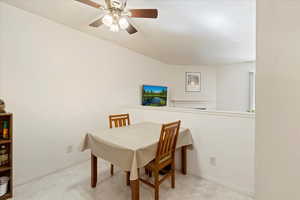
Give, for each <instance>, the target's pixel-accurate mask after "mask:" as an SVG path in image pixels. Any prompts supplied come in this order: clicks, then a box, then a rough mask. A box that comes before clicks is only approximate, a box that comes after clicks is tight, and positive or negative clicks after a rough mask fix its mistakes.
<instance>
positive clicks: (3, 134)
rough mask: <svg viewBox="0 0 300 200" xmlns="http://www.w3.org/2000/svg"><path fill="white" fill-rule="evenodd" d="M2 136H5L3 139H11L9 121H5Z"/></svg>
mask: <svg viewBox="0 0 300 200" xmlns="http://www.w3.org/2000/svg"><path fill="white" fill-rule="evenodd" d="M2 138H3V139H9V134H8V121H3V131H2Z"/></svg>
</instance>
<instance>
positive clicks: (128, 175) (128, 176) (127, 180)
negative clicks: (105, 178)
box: [126, 172, 130, 186]
mask: <svg viewBox="0 0 300 200" xmlns="http://www.w3.org/2000/svg"><path fill="white" fill-rule="evenodd" d="M126 185H128V186H129V185H130V172H126Z"/></svg>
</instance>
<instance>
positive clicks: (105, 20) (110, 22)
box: [102, 14, 113, 26]
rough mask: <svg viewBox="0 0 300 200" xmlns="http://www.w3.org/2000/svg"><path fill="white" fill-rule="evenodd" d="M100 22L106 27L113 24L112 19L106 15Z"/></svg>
mask: <svg viewBox="0 0 300 200" xmlns="http://www.w3.org/2000/svg"><path fill="white" fill-rule="evenodd" d="M102 22H103V24H105V25H106V26H111V25H112V24H113V17H112V16H111V15H109V14H106V15H105V16H104V17H103V18H102Z"/></svg>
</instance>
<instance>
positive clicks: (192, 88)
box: [185, 72, 201, 92]
mask: <svg viewBox="0 0 300 200" xmlns="http://www.w3.org/2000/svg"><path fill="white" fill-rule="evenodd" d="M185 91H186V92H201V73H200V72H186V73H185Z"/></svg>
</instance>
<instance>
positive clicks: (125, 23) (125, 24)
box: [119, 17, 129, 30]
mask: <svg viewBox="0 0 300 200" xmlns="http://www.w3.org/2000/svg"><path fill="white" fill-rule="evenodd" d="M119 25H120V27H121V29H123V30H125V29H127V28H128V26H129V23H128V20H127V19H126V18H125V17H121V18H120V19H119Z"/></svg>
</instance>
